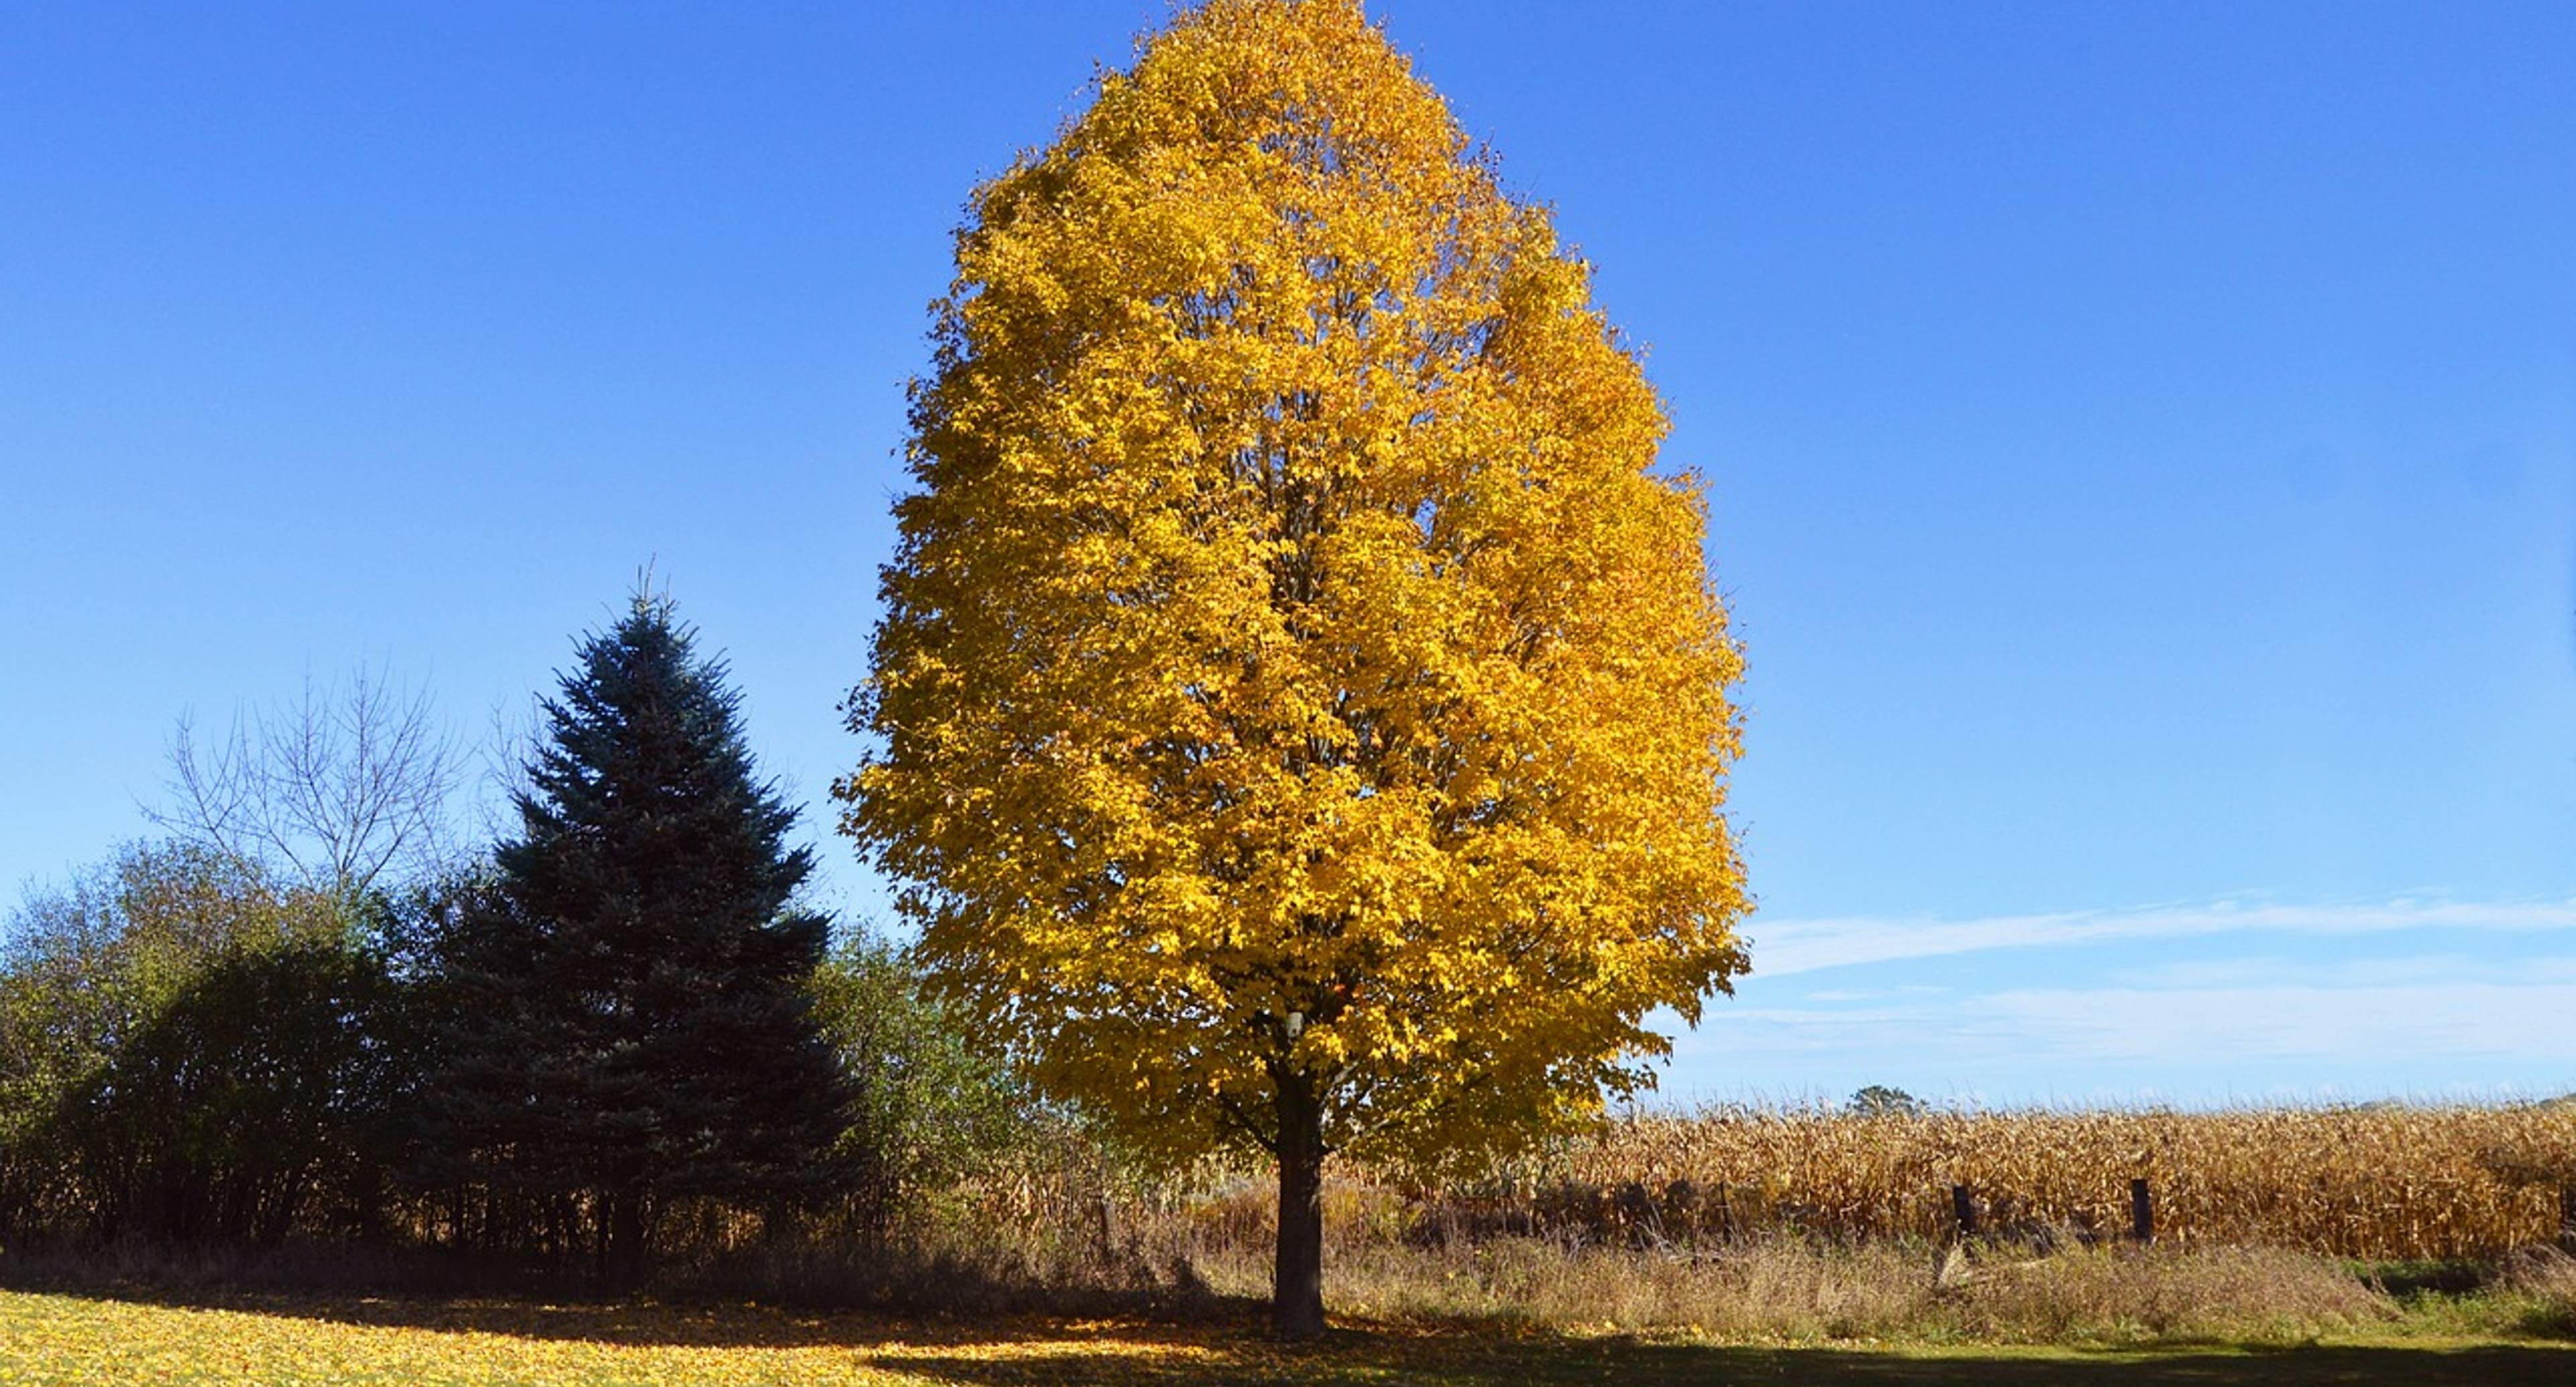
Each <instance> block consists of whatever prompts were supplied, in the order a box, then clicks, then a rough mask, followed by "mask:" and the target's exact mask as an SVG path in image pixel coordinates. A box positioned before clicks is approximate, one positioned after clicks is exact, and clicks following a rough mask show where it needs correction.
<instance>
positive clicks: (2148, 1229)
mask: <svg viewBox="0 0 2576 1387" xmlns="http://www.w3.org/2000/svg"><path fill="white" fill-rule="evenodd" d="M2129 1231H2130V1232H2132V1233H2134V1234H2136V1235H2137V1238H2138V1244H2139V1245H2140V1246H2142V1247H2143V1246H2145V1245H2146V1244H2148V1243H2151V1242H2154V1241H2155V1240H2156V1206H2155V1202H2154V1201H2153V1200H2152V1199H2150V1198H2149V1197H2148V1195H2147V1182H2146V1180H2145V1179H2143V1178H2140V1179H2136V1180H2131V1181H2130V1182H2129Z"/></svg>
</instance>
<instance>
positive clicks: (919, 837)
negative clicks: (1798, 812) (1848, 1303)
mask: <svg viewBox="0 0 2576 1387" xmlns="http://www.w3.org/2000/svg"><path fill="white" fill-rule="evenodd" d="M934 341H935V344H936V352H935V357H934V361H933V364H932V369H931V371H930V372H929V374H928V375H927V377H926V378H925V379H923V380H921V381H918V382H917V383H916V384H915V386H914V392H913V414H912V427H913V434H912V438H911V442H910V446H909V459H910V466H911V470H912V474H913V478H914V481H915V483H916V486H915V489H914V490H913V491H912V492H911V493H910V494H909V495H907V496H905V497H904V498H903V499H902V500H901V501H900V502H899V503H898V505H897V516H898V520H899V523H900V531H901V544H900V549H899V552H898V554H897V557H896V558H895V560H894V562H893V563H891V564H890V565H888V566H887V568H886V569H885V571H884V575H883V594H884V598H885V602H886V612H885V616H884V618H883V621H882V623H881V624H880V626H879V627H878V629H877V631H876V637H875V648H874V672H873V674H872V676H871V677H870V679H869V680H868V682H866V683H865V684H863V685H861V686H860V687H859V689H858V690H857V692H856V693H855V694H854V695H853V697H852V700H851V704H850V720H851V724H852V726H853V727H854V728H855V729H856V730H858V731H860V732H862V733H864V734H869V735H870V736H871V737H872V738H873V739H874V741H873V748H874V749H873V750H871V751H870V752H869V753H868V755H867V756H866V758H865V760H864V762H863V763H862V764H861V766H860V767H859V768H858V770H857V771H856V772H855V773H853V774H852V775H850V776H848V777H846V778H844V779H843V780H842V781H840V782H839V783H838V784H836V785H835V787H834V793H835V794H836V795H837V796H839V797H840V798H841V799H842V800H843V801H844V802H845V806H846V812H845V816H844V820H843V829H844V831H846V832H848V833H850V834H852V835H853V836H854V837H856V838H857V839H858V840H859V842H860V844H861V845H862V847H863V848H864V849H865V850H866V851H867V852H868V853H869V854H871V855H872V856H873V858H874V859H875V860H876V861H877V862H878V863H879V864H880V865H881V866H882V867H883V868H885V869H886V870H887V871H888V872H889V873H890V874H892V875H893V876H895V877H897V878H898V879H900V880H901V881H903V882H904V883H906V889H905V893H904V895H903V897H902V901H903V905H904V908H905V909H906V910H907V911H908V912H909V913H910V914H911V915H913V916H914V917H915V918H916V919H917V920H918V922H919V924H920V926H921V945H920V952H921V956H922V957H923V958H924V959H925V960H927V962H928V964H929V965H930V967H931V968H932V970H933V972H934V975H935V976H936V977H937V978H938V979H939V980H940V981H941V982H942V983H944V984H945V986H946V987H947V988H948V989H949V990H950V991H951V992H953V993H954V994H955V995H956V996H957V997H958V998H959V999H960V1000H962V1001H963V1002H964V1003H965V1004H966V1005H967V1006H968V1008H969V1010H970V1013H971V1014H972V1015H975V1016H976V1017H978V1018H980V1020H981V1021H982V1022H983V1023H984V1024H985V1025H986V1026H987V1027H988V1028H989V1030H990V1033H991V1034H992V1035H993V1036H995V1037H996V1038H999V1039H1001V1040H1004V1041H1006V1042H1007V1043H1009V1044H1010V1045H1011V1047H1012V1048H1013V1049H1014V1050H1015V1051H1016V1052H1017V1053H1018V1054H1019V1055H1020V1056H1021V1057H1022V1058H1023V1060H1024V1061H1025V1062H1026V1064H1027V1065H1028V1067H1029V1070H1030V1072H1031V1073H1032V1075H1033V1076H1034V1077H1035V1078H1036V1079H1037V1080H1038V1081H1039V1082H1040V1083H1041V1084H1042V1085H1043V1086H1044V1087H1045V1088H1046V1089H1048V1090H1049V1091H1052V1092H1054V1093H1056V1094H1059V1095H1062V1096H1066V1097H1070V1098H1074V1099H1077V1100H1078V1101H1080V1102H1081V1103H1082V1104H1083V1105H1084V1106H1085V1107H1086V1108H1088V1109H1089V1110H1091V1111H1093V1112H1095V1113H1098V1114H1100V1115H1102V1116H1103V1117H1105V1118H1107V1119H1109V1120H1111V1121H1113V1122H1115V1123H1117V1124H1119V1125H1120V1126H1121V1127H1123V1128H1124V1129H1125V1130H1126V1131H1127V1132H1128V1133H1129V1134H1130V1135H1132V1136H1133V1137H1135V1138H1136V1139H1137V1140H1138V1141H1140V1142H1143V1143H1145V1144H1146V1145H1147V1146H1148V1147H1150V1148H1152V1149H1155V1150H1158V1151H1161V1152H1165V1153H1168V1154H1170V1155H1173V1156H1175V1157H1179V1156H1187V1155H1191V1154H1195V1153H1199V1152H1203V1151H1206V1150H1208V1149H1210V1148H1212V1147H1215V1146H1219V1145H1222V1144H1225V1143H1229V1142H1232V1143H1240V1144H1244V1145H1248V1146H1252V1147H1257V1148H1258V1149H1260V1150H1261V1151H1264V1152H1267V1153H1269V1154H1270V1155H1272V1156H1274V1157H1276V1159H1277V1161H1278V1168H1279V1178H1280V1192H1281V1209H1282V1216H1281V1220H1280V1235H1279V1254H1278V1257H1279V1260H1278V1281H1277V1305H1276V1315H1277V1318H1278V1325H1279V1328H1280V1329H1281V1330H1282V1331H1283V1332H1284V1333H1288V1334H1292V1335H1296V1334H1305V1333H1311V1332H1314V1331H1315V1330H1317V1329H1319V1328H1320V1327H1321V1325H1322V1301H1321V1290H1320V1287H1321V1282H1320V1274H1321V1273H1320V1257H1321V1251H1320V1202H1319V1196H1318V1182H1319V1179H1320V1167H1321V1163H1322V1161H1323V1160H1324V1158H1325V1157H1326V1156H1327V1155H1329V1154H1331V1153H1335V1152H1341V1153H1347V1154H1349V1155H1351V1156H1354V1157H1366V1158H1378V1159H1393V1160H1397V1161H1404V1162H1412V1163H1416V1164H1432V1163H1439V1162H1442V1161H1446V1160H1450V1159H1454V1158H1457V1157H1460V1156H1462V1155H1470V1156H1471V1155H1473V1154H1474V1153H1479V1152H1485V1151H1490V1150H1493V1149H1495V1148H1496V1147H1497V1146H1498V1145H1501V1144H1506V1143H1508V1142H1510V1141H1511V1140H1513V1139H1515V1138H1517V1137H1521V1136H1525V1135H1527V1134H1529V1133H1532V1132H1537V1131H1543V1130H1546V1129H1549V1128H1551V1127H1560V1126H1563V1125H1565V1124H1568V1123H1571V1122H1576V1121H1580V1120H1583V1119H1585V1118H1587V1117H1589V1116H1591V1115H1594V1114H1596V1113H1597V1112H1598V1111H1599V1108H1600V1105H1601V1104H1602V1102H1603V1100H1604V1096H1605V1094H1615V1093H1624V1092H1627V1091H1630V1090H1632V1089H1633V1088H1635V1087H1636V1086H1637V1085H1638V1084H1639V1083H1640V1082H1642V1081H1644V1080H1645V1078H1646V1077H1647V1071H1646V1069H1645V1068H1644V1062H1645V1061H1647V1060H1648V1059H1650V1058H1651V1057H1653V1056H1655V1055H1658V1054H1660V1053H1663V1052H1665V1051H1666V1050H1667V1048H1668V1046H1667V1042H1666V1041H1665V1039H1664V1038H1663V1037H1661V1036H1659V1035H1658V1034H1656V1033H1655V1032H1653V1031H1651V1030H1649V1029H1648V1028H1647V1027H1646V1025H1645V1024H1644V1023H1645V1020H1646V1018H1647V1015H1648V1013H1649V1012H1650V1011H1651V1010H1653V1009H1654V1008H1656V1007H1659V1006H1670V1007H1674V1008H1677V1009H1678V1010H1679V1011H1680V1013H1681V1014H1682V1015H1683V1016H1684V1017H1685V1018H1687V1019H1689V1020H1692V1021H1694V1022H1695V1021H1696V1020H1697V1018H1698V1014H1699V1004H1700V1002H1701V1000H1702V999H1703V998H1705V997H1706V996H1708V995H1710V994H1711V993H1712V992H1715V991H1719V990H1723V989H1725V988H1726V987H1727V985H1728V979H1729V977H1730V976H1731V975H1733V974H1735V973H1738V972H1741V971H1743V969H1744V967H1745V958H1744V952H1743V949H1742V948H1741V946H1740V942H1739V940H1738V938H1737V936H1736V934H1735V932H1734V927H1735V925H1736V923H1737V922H1738V921H1739V919H1740V918H1741V917H1742V915H1743V914H1744V912H1745V910H1746V909H1747V897H1746V895H1745V891H1744V886H1743V872H1742V867H1741V863H1740V861H1739V858H1738V856H1737V853H1736V850H1735V847H1734V844H1733V841H1732V839H1731V838H1730V835H1729V833H1728V830H1727V825H1726V822H1725V819H1724V815H1723V805H1724V776H1725V772H1726V769H1727V767H1728V765H1729V763H1730V762H1731V760H1732V759H1733V757H1734V755H1735V753H1736V749H1737V717H1736V713H1735V711H1734V709H1733V707H1732V706H1731V704H1730V702H1729V698H1728V689H1729V687H1730V686H1731V685H1732V684H1733V682H1734V681H1735V680H1736V678H1737V675H1738V671H1739V656H1738V651H1737V648H1736V646H1735V644H1734V642H1733V641H1732V639H1731V638H1730V637H1729V634H1728V631H1727V625H1726V617H1725V612H1724V610H1723V608H1722V606H1721V605H1720V603H1719V600H1718V598H1717V596H1716V594H1715V593H1714V591H1713V590H1712V588H1711V586H1710V582H1709V578H1708V573H1707V569H1706V564H1705V560H1704V558H1703V555H1702V542H1703V538H1704V532H1705V529H1706V524H1705V516H1704V512H1703V509H1702V503H1701V500H1700V494H1699V490H1698V487H1697V484H1696V482H1695V480H1694V479H1693V478H1692V477H1690V476H1688V475H1686V474H1682V473H1678V472H1674V471H1667V470H1661V469H1659V468H1658V466H1657V456H1656V453H1657V447H1658V445H1659V443H1660V442H1661V440H1662V439H1663V437H1664V434H1665V431H1666V421H1665V416H1664V413H1663V410H1662V407H1661V405H1660V404H1659V402H1658V400H1657V398H1656V395H1655V392H1654V391H1653V389H1652V388H1651V387H1650V386H1649V385H1648V384H1647V382H1646V379H1645V377H1644V374H1643V372H1642V371H1641V369H1640V367H1639V364H1638V361H1637V358H1636V356H1635V354H1634V353H1633V352H1631V351H1630V350H1628V349H1626V348H1625V347H1624V346H1623V345H1622V343H1621V341H1620V339H1619V337H1618V336H1617V334H1616V333H1615V332H1614V331H1613V330H1612V329H1611V327H1610V326H1609V324H1608V323H1607V322H1606V321H1605V320H1604V319H1603V317H1602V315H1601V314H1600V312H1599V311H1598V310H1596V309H1595V308H1594V307H1593V305H1592V302H1591V291H1590V283H1589V272H1588V270H1587V268H1586V266H1585V265H1584V263H1583V262H1582V261H1581V260H1580V259H1579V258H1577V257H1576V256H1574V255H1572V254H1571V253H1569V252H1568V251H1567V250H1566V249H1565V248H1564V247H1562V246H1560V245H1559V244H1558V242H1557V240H1556V238H1555V235H1554V232H1553V230H1552V227H1551V225H1550V221H1549V217H1548V215H1547V212H1546V210H1545V209H1544V208H1543V207H1539V206H1535V205H1532V204H1529V203H1527V202H1523V201H1519V200H1516V199H1514V198H1513V197H1510V196H1507V195H1506V193H1505V192H1504V191H1503V189H1502V188H1501V186H1500V185H1499V183H1498V181H1497V177H1496V171H1495V167H1494V164H1493V162H1492V160H1491V159H1490V158H1489V157H1488V156H1486V155H1485V154H1483V153H1482V152H1480V151H1479V150H1477V149H1476V148H1474V147H1473V146H1471V144H1470V143H1469V141H1468V140H1467V139H1466V137H1465V136H1464V135H1463V134H1462V133H1461V131H1460V128H1459V126H1458V123H1457V121H1456V120H1455V119H1454V118H1453V117H1452V116H1451V114H1450V112H1449V111H1448V109H1447V107H1446V106H1445V105H1444V104H1443V102H1442V101H1441V99H1440V97H1439V96H1438V94H1437V93H1435V92H1434V91H1432V90H1431V89H1430V88H1429V87H1428V86H1427V85H1426V84H1425V83H1423V82H1422V81H1420V80H1419V79H1417V78H1416V77H1415V76H1414V75H1413V74H1412V72H1411V69H1410V66H1409V64H1408V63H1407V62H1406V60H1405V59H1404V58H1403V57H1402V56H1401V55H1400V54H1399V53H1397V52H1396V51H1395V50H1394V49H1392V48H1391V47H1390V46H1389V45H1388V43H1387V42H1386V39H1385V37H1384V35H1383V34H1382V33H1381V32H1380V31H1379V30H1378V29H1377V28H1376V27H1374V26H1373V25H1371V24H1370V23H1369V22H1368V20H1367V19H1366V18H1365V16H1364V15H1363V13H1362V11H1361V9H1360V6H1359V4H1358V3H1356V0H1210V2H1209V3H1207V4H1205V5H1203V6H1201V7H1199V8H1196V9H1194V10H1189V11H1186V12H1184V13H1182V14H1180V15H1179V16H1178V17H1177V18H1176V19H1175V20H1174V22H1173V23H1172V24H1171V25H1170V26H1169V27H1168V28H1167V29H1165V30H1164V31H1163V32H1161V33H1159V34H1157V35H1155V36H1153V37H1152V38H1150V39H1149V40H1148V41H1147V42H1146V44H1145V45H1144V47H1143V50H1142V52H1141V54H1140V56H1139V58H1138V59H1137V61H1136V62H1135V64H1134V65H1133V67H1132V68H1130V69H1129V70H1127V71H1125V72H1120V73H1111V74H1108V75H1106V76H1104V77H1103V78H1102V80H1101V81H1100V83H1099V88H1098V92H1097V95H1096V99H1095V100H1093V102H1092V103H1091V105H1090V106H1089V108H1088V109H1087V110H1086V111H1084V112H1083V113H1082V114H1081V115H1080V116H1078V117H1077V118H1076V119H1074V120H1073V121H1072V122H1071V124H1070V125H1069V126H1068V127H1067V128H1066V129H1065V130H1064V132H1063V133H1062V135H1061V137H1060V138H1059V139H1058V140H1057V141H1056V142H1055V144H1054V145H1053V146H1051V147H1050V148H1048V149H1046V150H1044V151H1041V152H1038V153H1034V154H1031V155H1028V156H1025V157H1024V158H1022V159H1021V160H1020V161H1019V162H1018V163H1017V164H1016V165H1015V166H1014V167H1012V168H1011V169H1010V170H1009V171H1008V172H1006V173H1004V174H1002V175H1001V176H999V177H997V178H995V179H994V180H992V181H991V182H989V183H987V184H985V185H984V186H983V187H981V188H979V189H978V190H977V191H976V193H975V196H974V198H973V201H972V203H971V206H970V210H969V214H968V218H967V221H966V224H965V226H964V227H963V228H962V229H961V230H960V231H959V233H958V237H957V276H956V279H955V282H954V283H953V285H952V286H951V289H950V292H949V294H948V296H947V297H946V299H945V300H944V301H942V302H941V303H940V304H939V305H938V306H937V309H936V327H935V331H934Z"/></svg>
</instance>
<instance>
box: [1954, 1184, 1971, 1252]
mask: <svg viewBox="0 0 2576 1387" xmlns="http://www.w3.org/2000/svg"><path fill="white" fill-rule="evenodd" d="M1950 1214H1951V1216H1952V1217H1953V1218H1956V1219H1957V1220H1958V1221H1959V1240H1960V1241H1962V1242H1965V1241H1967V1240H1968V1239H1970V1238H1973V1237H1975V1236H1977V1204H1976V1201H1975V1200H1973V1199H1970V1198H1969V1197H1968V1187H1967V1186H1965V1185H1952V1186H1951V1187H1950Z"/></svg>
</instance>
